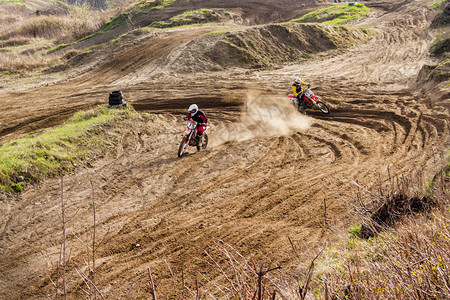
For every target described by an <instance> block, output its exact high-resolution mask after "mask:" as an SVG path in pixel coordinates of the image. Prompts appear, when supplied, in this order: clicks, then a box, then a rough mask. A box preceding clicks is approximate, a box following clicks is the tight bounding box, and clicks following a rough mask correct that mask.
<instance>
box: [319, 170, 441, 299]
mask: <svg viewBox="0 0 450 300" xmlns="http://www.w3.org/2000/svg"><path fill="white" fill-rule="evenodd" d="M448 186H449V177H448V174H447V175H445V174H444V172H441V173H439V175H438V176H436V177H435V180H434V182H433V183H432V184H430V186H429V187H428V189H427V193H428V194H429V195H428V197H424V198H421V197H419V198H417V199H425V200H424V201H426V202H424V203H423V207H426V208H427V209H424V210H422V212H414V211H413V210H412V209H411V210H409V211H408V212H407V211H406V210H399V209H398V207H399V206H398V205H397V206H390V207H391V208H392V211H391V215H395V218H388V219H387V220H389V222H386V223H384V224H383V226H382V229H381V227H380V226H379V224H377V225H375V226H373V227H372V228H375V229H376V231H377V232H379V233H378V234H376V235H375V236H374V237H373V238H370V239H359V238H357V237H356V236H354V235H350V236H349V237H348V239H346V240H345V241H343V242H342V243H341V244H339V245H337V246H335V247H332V248H329V249H327V251H325V254H324V258H323V259H322V260H321V263H320V267H319V269H320V271H319V272H318V273H317V274H316V278H315V288H314V290H313V293H314V294H315V295H316V298H321V297H319V296H320V295H322V296H323V295H324V290H323V287H324V285H325V284H326V285H327V287H328V289H329V290H330V291H332V292H333V293H332V299H450V268H449V266H450V203H449V190H448ZM401 193H402V195H403V197H401V199H403V200H404V199H406V198H405V195H406V194H405V190H403V191H402V192H401ZM396 195H400V191H399V192H398V193H397V194H396ZM372 196H373V197H376V195H372ZM385 197H386V195H384V196H383V197H380V195H378V201H377V200H376V199H371V201H372V202H373V203H378V204H380V203H382V205H381V206H379V207H382V206H383V205H386V203H387V202H389V201H392V199H393V198H394V199H395V198H396V197H397V196H393V197H391V198H388V199H391V200H387V199H386V198H385ZM415 197H417V195H411V196H410V199H412V198H415ZM380 199H381V200H380ZM427 199H428V200H427ZM430 199H432V201H431V202H430ZM401 203H403V204H406V205H411V203H415V202H414V201H413V202H411V201H401ZM430 203H433V205H434V207H435V208H434V210H432V211H427V210H428V209H429V208H430ZM410 208H411V206H410ZM369 211H370V210H369ZM399 211H402V212H403V213H404V215H407V216H403V217H402V216H399V215H396V214H397V213H398V212H399ZM369 214H371V215H372V216H373V215H376V213H375V214H374V212H373V211H371V213H369ZM371 219H372V220H373V221H374V222H375V220H377V219H376V218H371ZM365 220H366V222H367V220H368V219H367V218H366V219H365ZM393 220H395V222H394V221H393ZM381 230H383V231H381ZM322 299H323V298H322Z"/></svg>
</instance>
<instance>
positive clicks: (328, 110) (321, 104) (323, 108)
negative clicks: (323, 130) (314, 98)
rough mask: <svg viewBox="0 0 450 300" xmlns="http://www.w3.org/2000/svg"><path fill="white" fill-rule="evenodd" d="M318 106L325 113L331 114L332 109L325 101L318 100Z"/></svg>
mask: <svg viewBox="0 0 450 300" xmlns="http://www.w3.org/2000/svg"><path fill="white" fill-rule="evenodd" d="M317 107H318V108H319V109H320V111H321V112H323V113H324V114H329V113H330V109H329V108H328V106H326V105H325V104H324V103H322V102H318V103H317Z"/></svg>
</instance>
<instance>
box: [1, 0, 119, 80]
mask: <svg viewBox="0 0 450 300" xmlns="http://www.w3.org/2000/svg"><path fill="white" fill-rule="evenodd" d="M111 14H112V13H111V12H108V11H94V10H90V9H89V8H87V7H75V6H62V4H55V5H53V6H51V7H50V8H49V9H48V10H46V11H42V12H40V13H39V15H37V14H36V12H35V11H31V10H30V9H27V8H26V7H22V6H11V5H9V6H1V7H0V15H2V16H3V17H0V25H1V26H0V51H1V52H2V56H3V58H2V60H1V61H0V71H3V72H5V71H6V72H19V71H23V70H30V69H35V68H40V67H48V66H52V65H54V64H56V63H59V62H61V60H62V59H63V57H59V56H57V55H50V56H49V55H43V54H42V53H44V52H45V51H46V50H48V49H51V48H53V47H55V46H57V45H59V44H62V43H71V42H73V41H76V40H79V39H81V38H83V37H85V36H87V35H90V34H92V33H93V32H95V31H97V30H98V29H99V28H100V27H101V26H102V25H103V24H104V23H105V22H106V21H107V20H108V19H109V17H110V16H111ZM60 55H64V53H61V54H60Z"/></svg>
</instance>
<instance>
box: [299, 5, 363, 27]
mask: <svg viewBox="0 0 450 300" xmlns="http://www.w3.org/2000/svg"><path fill="white" fill-rule="evenodd" d="M369 12H370V8H368V7H366V6H365V5H364V4H361V3H358V4H343V5H332V6H330V7H325V8H320V9H317V10H315V11H313V12H310V13H308V14H306V15H304V16H303V17H301V18H298V19H293V20H291V21H290V22H297V23H310V22H312V23H325V24H331V25H344V24H346V23H348V22H350V21H353V20H356V19H359V18H361V17H362V16H364V15H366V14H368V13H369Z"/></svg>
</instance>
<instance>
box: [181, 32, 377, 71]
mask: <svg viewBox="0 0 450 300" xmlns="http://www.w3.org/2000/svg"><path fill="white" fill-rule="evenodd" d="M373 33H374V31H373V30H371V29H368V28H356V27H345V26H332V25H326V24H296V23H283V24H272V25H265V26H254V27H250V28H246V29H243V30H235V31H228V32H221V31H218V32H211V33H209V34H206V35H203V36H201V37H199V38H198V39H196V40H195V41H192V42H191V43H189V44H188V45H187V49H186V50H185V51H183V57H180V61H181V62H182V63H181V64H176V66H175V68H177V69H181V70H185V71H188V70H189V71H192V68H193V66H195V67H196V68H199V69H212V70H219V69H223V68H227V67H244V68H259V67H268V66H275V65H279V64H283V63H286V62H290V61H297V60H299V59H302V58H306V57H309V56H311V55H313V54H316V53H319V52H323V51H328V50H332V49H338V48H347V47H351V46H353V45H355V44H357V43H361V42H365V41H366V40H367V39H368V38H369V37H370V36H371V35H372V34H373Z"/></svg>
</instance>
